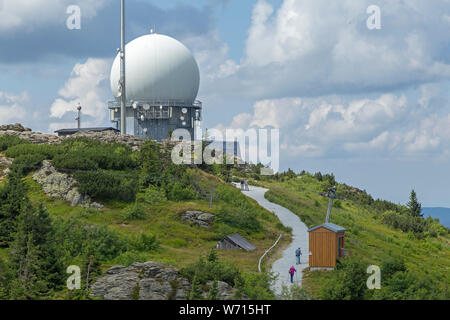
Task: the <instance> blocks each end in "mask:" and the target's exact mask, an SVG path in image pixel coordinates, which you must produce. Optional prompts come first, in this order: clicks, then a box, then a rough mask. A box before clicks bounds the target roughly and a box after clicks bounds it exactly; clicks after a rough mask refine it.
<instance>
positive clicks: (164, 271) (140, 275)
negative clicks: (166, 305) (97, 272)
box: [91, 261, 191, 300]
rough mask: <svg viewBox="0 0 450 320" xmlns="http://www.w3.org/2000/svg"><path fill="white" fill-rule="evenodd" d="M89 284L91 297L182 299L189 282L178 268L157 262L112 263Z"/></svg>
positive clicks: (187, 290) (189, 287)
mask: <svg viewBox="0 0 450 320" xmlns="http://www.w3.org/2000/svg"><path fill="white" fill-rule="evenodd" d="M106 274H107V276H105V277H103V278H101V279H99V280H97V282H96V283H95V284H94V285H93V286H92V287H91V296H92V297H99V298H102V299H104V300H133V299H139V300H170V299H174V300H183V299H185V298H186V295H187V293H188V292H189V291H190V289H191V286H190V284H189V281H188V280H187V279H185V278H182V277H181V276H180V275H179V273H178V270H177V269H175V268H174V267H172V266H168V265H165V264H163V263H159V262H152V261H148V262H145V263H138V262H135V263H133V264H132V265H130V266H129V267H124V266H114V267H112V268H110V269H109V270H108V271H107V272H106Z"/></svg>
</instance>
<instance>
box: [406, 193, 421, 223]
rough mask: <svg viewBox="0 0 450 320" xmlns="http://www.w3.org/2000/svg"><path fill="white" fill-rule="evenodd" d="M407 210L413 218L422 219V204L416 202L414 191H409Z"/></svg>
mask: <svg viewBox="0 0 450 320" xmlns="http://www.w3.org/2000/svg"><path fill="white" fill-rule="evenodd" d="M407 206H408V208H409V214H410V215H411V216H413V217H423V214H422V204H421V203H420V202H419V201H418V200H417V194H416V192H415V191H414V190H411V195H410V196H409V202H408V204H407Z"/></svg>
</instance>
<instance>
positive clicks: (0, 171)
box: [0, 156, 13, 182]
mask: <svg viewBox="0 0 450 320" xmlns="http://www.w3.org/2000/svg"><path fill="white" fill-rule="evenodd" d="M12 162H13V159H10V158H5V157H2V156H0V182H1V181H2V180H3V179H5V178H6V176H7V175H8V173H9V166H10V165H11V164H12Z"/></svg>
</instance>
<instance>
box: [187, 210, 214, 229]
mask: <svg viewBox="0 0 450 320" xmlns="http://www.w3.org/2000/svg"><path fill="white" fill-rule="evenodd" d="M181 219H183V220H186V221H189V222H191V223H192V224H195V225H197V226H200V227H204V228H209V227H211V225H212V224H213V223H214V215H213V214H211V213H207V212H201V211H186V212H185V213H183V214H181Z"/></svg>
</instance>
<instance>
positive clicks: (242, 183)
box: [241, 180, 244, 190]
mask: <svg viewBox="0 0 450 320" xmlns="http://www.w3.org/2000/svg"><path fill="white" fill-rule="evenodd" d="M241 190H244V180H241Z"/></svg>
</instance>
